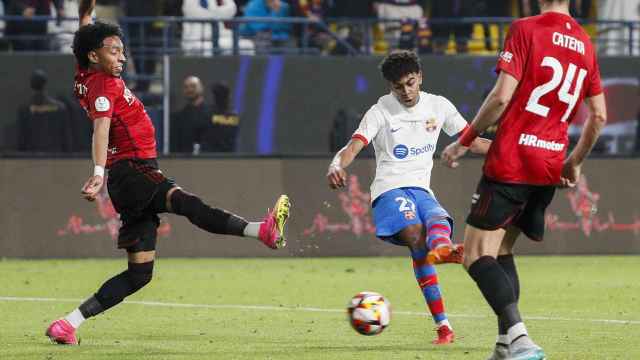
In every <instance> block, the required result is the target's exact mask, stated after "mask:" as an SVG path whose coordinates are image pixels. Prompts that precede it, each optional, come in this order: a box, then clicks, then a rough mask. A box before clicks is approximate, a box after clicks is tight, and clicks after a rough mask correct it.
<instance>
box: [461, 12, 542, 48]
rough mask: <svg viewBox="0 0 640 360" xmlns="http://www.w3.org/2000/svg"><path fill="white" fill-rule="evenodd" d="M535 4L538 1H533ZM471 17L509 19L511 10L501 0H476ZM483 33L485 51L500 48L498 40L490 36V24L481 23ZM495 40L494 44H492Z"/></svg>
mask: <svg viewBox="0 0 640 360" xmlns="http://www.w3.org/2000/svg"><path fill="white" fill-rule="evenodd" d="M535 1H536V2H537V1H538V0H535ZM472 16H474V17H510V16H511V8H510V6H509V5H507V4H506V3H505V1H503V0H476V1H475V6H474V8H473V12H472ZM482 27H483V32H484V47H485V49H486V50H489V51H493V50H497V48H498V47H500V45H502V44H499V42H500V41H499V39H497V38H496V39H494V38H492V36H491V24H489V23H486V22H485V23H482ZM494 40H495V42H494Z"/></svg>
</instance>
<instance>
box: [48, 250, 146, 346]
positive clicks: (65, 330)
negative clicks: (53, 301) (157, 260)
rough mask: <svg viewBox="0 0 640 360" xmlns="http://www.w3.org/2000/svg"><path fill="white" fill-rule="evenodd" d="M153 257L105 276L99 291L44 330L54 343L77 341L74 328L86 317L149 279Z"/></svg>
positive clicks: (103, 308)
mask: <svg viewBox="0 0 640 360" xmlns="http://www.w3.org/2000/svg"><path fill="white" fill-rule="evenodd" d="M152 274H153V260H151V261H148V262H144V263H132V262H129V266H128V269H127V270H125V271H123V272H122V273H120V274H118V275H116V276H114V277H112V278H111V279H109V280H107V281H106V282H105V283H104V284H102V286H101V287H100V289H99V290H98V292H97V293H96V294H95V295H93V296H92V297H90V298H89V299H87V300H86V301H85V302H84V303H82V304H81V305H80V306H79V307H78V308H77V309H75V310H74V311H72V312H71V313H69V314H68V315H67V316H66V317H64V318H62V319H58V320H56V321H54V322H53V323H51V325H49V327H48V328H47V331H46V332H45V335H46V336H48V337H49V338H50V339H51V341H53V342H55V343H57V344H65V345H78V338H77V337H76V329H78V328H79V327H80V325H81V324H82V323H83V322H84V321H85V320H86V319H88V318H90V317H92V316H96V315H98V314H100V313H102V312H104V311H106V310H108V309H110V308H112V307H113V306H115V305H117V304H119V303H121V302H122V300H124V298H125V297H127V296H129V295H131V294H133V293H135V292H136V291H138V290H140V289H141V288H142V287H144V286H145V285H146V284H148V283H149V282H150V281H151V278H152Z"/></svg>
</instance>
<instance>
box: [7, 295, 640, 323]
mask: <svg viewBox="0 0 640 360" xmlns="http://www.w3.org/2000/svg"><path fill="white" fill-rule="evenodd" d="M0 301H16V302H21V301H25V302H26V301H39V302H72V303H78V302H81V301H83V300H82V299H64V298H63V299H58V298H40V297H15V296H0ZM123 303H124V304H132V305H145V306H157V307H174V308H198V309H238V310H273V311H306V312H326V313H344V312H345V310H340V309H323V308H316V307H302V306H300V307H294V306H271V305H225V304H185V303H167V302H159V301H127V300H125V301H124V302H123ZM393 314H394V315H410V316H429V314H428V313H425V312H416V311H394V312H393ZM448 315H449V316H450V317H453V318H469V319H483V318H487V317H488V316H484V315H471V314H448ZM524 319H525V320H547V321H577V322H593V323H606V324H622V325H640V320H611V319H581V318H565V317H553V316H525V317H524Z"/></svg>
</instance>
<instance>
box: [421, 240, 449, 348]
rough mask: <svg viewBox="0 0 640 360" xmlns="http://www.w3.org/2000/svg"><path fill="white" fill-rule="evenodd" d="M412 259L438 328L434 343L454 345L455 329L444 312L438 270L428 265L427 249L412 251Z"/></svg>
mask: <svg viewBox="0 0 640 360" xmlns="http://www.w3.org/2000/svg"><path fill="white" fill-rule="evenodd" d="M411 258H412V259H413V271H414V273H415V276H416V280H417V281H418V285H419V286H420V289H421V290H422V294H423V295H424V299H425V301H426V302H427V306H428V307H429V311H430V312H431V316H432V317H433V321H435V323H436V326H437V332H438V338H437V339H436V340H434V341H433V344H436V345H442V344H449V343H452V342H453V340H454V334H453V329H452V328H451V325H450V324H449V320H448V319H447V314H446V313H445V311H444V300H443V299H442V295H441V293H440V286H439V285H438V275H437V273H436V268H435V267H434V266H433V265H429V264H428V263H427V251H426V249H412V250H411Z"/></svg>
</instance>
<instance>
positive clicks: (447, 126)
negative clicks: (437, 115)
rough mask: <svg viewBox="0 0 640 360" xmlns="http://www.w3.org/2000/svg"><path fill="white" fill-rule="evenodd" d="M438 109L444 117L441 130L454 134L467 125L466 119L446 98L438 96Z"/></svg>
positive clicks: (450, 134)
mask: <svg viewBox="0 0 640 360" xmlns="http://www.w3.org/2000/svg"><path fill="white" fill-rule="evenodd" d="M440 111H441V112H442V115H443V117H444V123H443V124H442V130H443V131H444V132H445V133H446V134H447V135H449V136H454V135H456V134H457V133H459V132H460V131H462V130H464V128H465V127H467V121H466V120H465V119H464V118H463V117H462V115H460V113H459V112H458V109H456V107H455V105H453V104H452V103H451V101H449V100H448V99H447V98H445V97H442V96H441V97H440Z"/></svg>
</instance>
